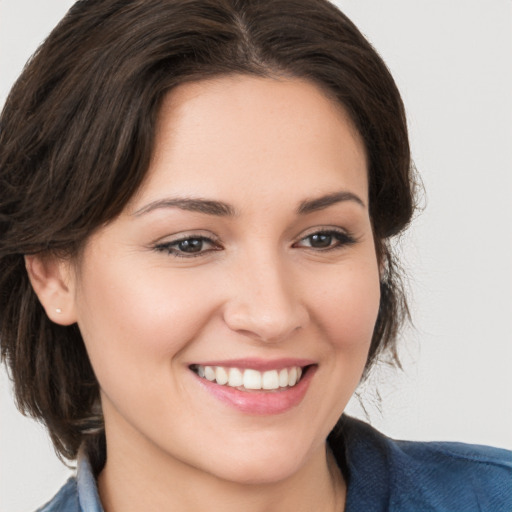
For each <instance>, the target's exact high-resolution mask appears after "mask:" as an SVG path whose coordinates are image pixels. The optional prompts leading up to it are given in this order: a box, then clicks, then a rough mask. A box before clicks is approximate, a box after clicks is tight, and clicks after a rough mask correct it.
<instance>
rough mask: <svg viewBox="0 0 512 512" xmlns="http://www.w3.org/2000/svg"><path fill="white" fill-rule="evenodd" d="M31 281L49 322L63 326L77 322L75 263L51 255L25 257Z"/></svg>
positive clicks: (40, 254)
mask: <svg viewBox="0 0 512 512" xmlns="http://www.w3.org/2000/svg"><path fill="white" fill-rule="evenodd" d="M25 265H26V267H27V272H28V277H29V279H30V283H31V284H32V288H33V289H34V291H35V293H36V295H37V296H38V298H39V301H40V302H41V305H42V306H43V308H44V310H45V311H46V314H47V315H48V318H49V319H50V320H52V321H53V322H55V323H56V324H60V325H71V324H74V323H75V322H76V321H77V317H76V308H75V276H74V273H73V271H72V268H71V262H70V261H69V260H67V259H63V258H58V257H56V256H53V255H49V254H42V253H39V254H34V255H30V256H25Z"/></svg>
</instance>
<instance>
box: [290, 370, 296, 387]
mask: <svg viewBox="0 0 512 512" xmlns="http://www.w3.org/2000/svg"><path fill="white" fill-rule="evenodd" d="M296 382H297V368H295V367H293V368H290V371H289V372H288V386H295V383H296Z"/></svg>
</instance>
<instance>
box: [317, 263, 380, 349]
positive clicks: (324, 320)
mask: <svg viewBox="0 0 512 512" xmlns="http://www.w3.org/2000/svg"><path fill="white" fill-rule="evenodd" d="M379 303H380V283H379V272H378V267H377V264H376V262H374V261H373V260H371V259H369V260H368V261H364V260H363V261H362V262H354V263H351V264H350V265H346V266H344V267H343V268H340V269H339V272H335V273H334V275H331V276H330V278H328V276H326V278H325V279H324V280H323V282H321V283H319V286H318V293H317V295H316V301H315V304H316V305H315V311H316V315H317V316H318V317H319V318H320V319H321V320H320V323H321V325H322V326H323V329H324V330H325V332H326V334H327V336H328V339H329V340H330V342H331V344H332V345H334V348H335V349H339V350H343V351H345V352H351V351H354V352H355V353H360V354H362V355H364V354H365V351H367V350H368V349H369V346H370V342H371V338H372V335H373V330H374V327H375V322H376V320H377V314H378V311H379Z"/></svg>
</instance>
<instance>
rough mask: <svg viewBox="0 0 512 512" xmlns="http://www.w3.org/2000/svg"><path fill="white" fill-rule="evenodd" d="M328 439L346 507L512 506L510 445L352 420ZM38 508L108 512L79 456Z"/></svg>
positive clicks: (410, 510)
mask: <svg viewBox="0 0 512 512" xmlns="http://www.w3.org/2000/svg"><path fill="white" fill-rule="evenodd" d="M329 444H330V446H331V449H332V450H333V453H334V455H335V457H336V460H337V461H338V464H339V465H340V467H341V468H342V471H343V472H344V474H345V477H346V479H347V483H348V490H347V501H346V507H345V512H385V511H392V512H427V511H436V512H477V511H478V512H511V511H512V452H510V451H508V450H502V449H499V448H491V447H488V446H476V445H469V444H462V443H440V442H431V443H419V442H411V441H394V440H392V439H390V438H388V437H386V436H384V435H382V434H380V433H379V432H377V431H376V430H375V429H373V428H372V427H370V426H369V425H367V424H365V423H363V422H361V421H358V420H355V419H353V418H349V417H344V418H343V422H342V425H341V428H340V430H339V434H334V433H333V434H331V435H330V436H329ZM38 512H103V508H102V506H101V502H100V500H99V496H98V489H97V487H96V481H95V478H94V476H93V474H92V471H91V467H90V465H89V462H88V460H87V457H86V456H84V455H82V454H81V455H80V456H79V458H78V464H77V476H76V477H72V478H70V479H69V480H68V481H67V483H66V484H65V485H64V486H63V487H62V488H61V490H60V491H59V492H58V494H57V495H56V496H55V497H54V498H53V499H52V500H51V501H50V502H49V503H48V504H47V505H45V506H44V507H42V508H40V509H39V510H38ZM312 512H314V511H312ZM340 512H341V511H340Z"/></svg>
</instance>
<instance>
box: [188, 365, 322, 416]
mask: <svg viewBox="0 0 512 512" xmlns="http://www.w3.org/2000/svg"><path fill="white" fill-rule="evenodd" d="M316 369H317V366H316V365H315V366H310V367H309V368H308V370H307V372H306V373H305V374H304V375H303V377H302V378H301V380H300V381H299V383H298V384H296V385H295V386H293V387H291V388H287V389H283V390H282V391H278V390H275V391H253V390H251V391H240V390H239V389H236V388H232V387H230V386H221V385H220V384H217V383H215V382H211V381H209V380H207V379H204V378H202V377H199V375H197V374H195V373H194V375H195V377H196V378H197V379H198V381H199V384H201V386H202V387H203V388H204V389H205V390H206V391H208V392H209V393H211V394H212V395H213V396H214V397H215V398H217V399H219V400H221V401H222V402H224V403H227V404H228V405H230V406H232V407H234V408H236V409H238V410H239V411H241V412H243V413H246V414H261V415H263V414H280V413H283V412H286V411H288V410H290V409H293V408H294V407H297V406H298V405H299V404H300V403H301V402H302V399H303V398H304V396H305V395H306V392H307V390H308V387H309V384H310V382H311V380H312V378H313V375H314V374H315V372H316Z"/></svg>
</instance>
